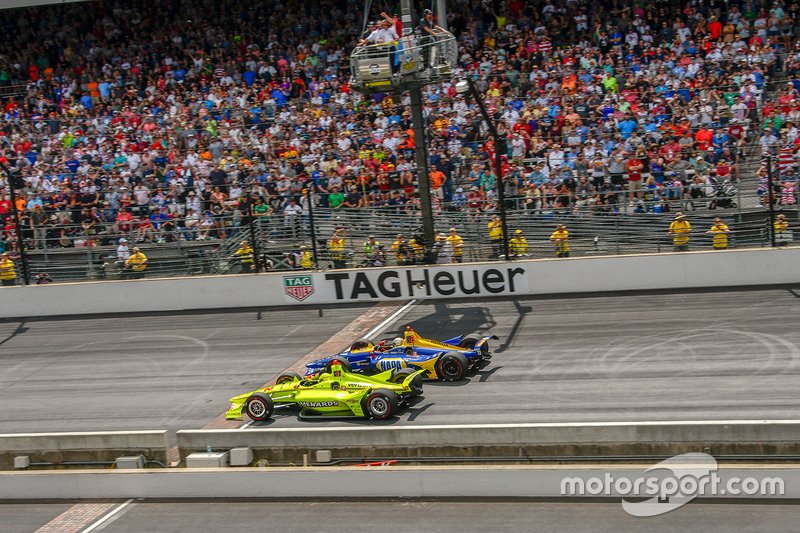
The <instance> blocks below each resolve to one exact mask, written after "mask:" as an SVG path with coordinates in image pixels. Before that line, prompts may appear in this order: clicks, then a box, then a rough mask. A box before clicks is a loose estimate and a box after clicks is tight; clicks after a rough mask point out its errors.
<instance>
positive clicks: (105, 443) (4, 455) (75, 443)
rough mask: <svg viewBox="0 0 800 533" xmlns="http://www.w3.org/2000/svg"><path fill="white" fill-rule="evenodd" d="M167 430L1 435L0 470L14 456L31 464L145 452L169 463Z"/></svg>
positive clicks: (152, 458)
mask: <svg viewBox="0 0 800 533" xmlns="http://www.w3.org/2000/svg"><path fill="white" fill-rule="evenodd" d="M167 454H168V444H167V432H166V431H104V432H98V433H88V432H85V433H14V434H5V435H0V469H10V468H12V467H13V464H14V457H15V456H18V455H27V456H30V460H31V462H32V463H54V464H55V466H56V467H59V466H61V467H64V466H68V465H65V463H70V462H88V461H113V460H114V459H116V458H117V457H119V456H123V455H144V456H145V458H146V459H147V460H149V461H160V462H162V463H164V464H167V462H168V459H167Z"/></svg>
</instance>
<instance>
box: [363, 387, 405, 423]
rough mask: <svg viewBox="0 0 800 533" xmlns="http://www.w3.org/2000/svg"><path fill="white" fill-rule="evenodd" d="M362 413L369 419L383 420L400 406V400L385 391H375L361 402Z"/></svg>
mask: <svg viewBox="0 0 800 533" xmlns="http://www.w3.org/2000/svg"><path fill="white" fill-rule="evenodd" d="M363 402H364V404H363V408H364V413H366V414H367V416H369V417H371V418H376V419H378V420H385V419H387V418H389V417H390V416H392V415H393V414H394V413H395V412H396V411H397V408H398V406H399V405H400V398H399V397H398V396H397V394H395V393H394V392H392V391H390V390H387V389H376V390H374V391H372V392H370V393H369V394H367V395H366V397H365V398H364V400H363Z"/></svg>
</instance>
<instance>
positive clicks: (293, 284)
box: [283, 276, 314, 302]
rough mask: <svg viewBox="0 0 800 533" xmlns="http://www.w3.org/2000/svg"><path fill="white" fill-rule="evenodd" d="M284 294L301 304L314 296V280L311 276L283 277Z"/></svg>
mask: <svg viewBox="0 0 800 533" xmlns="http://www.w3.org/2000/svg"><path fill="white" fill-rule="evenodd" d="M283 288H284V290H285V291H286V294H288V295H289V296H291V297H292V298H294V299H295V300H297V301H298V302H302V301H303V300H305V299H306V298H308V297H309V296H311V295H312V294H314V280H313V278H312V277H311V276H283Z"/></svg>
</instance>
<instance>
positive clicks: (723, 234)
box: [706, 217, 730, 250]
mask: <svg viewBox="0 0 800 533" xmlns="http://www.w3.org/2000/svg"><path fill="white" fill-rule="evenodd" d="M729 231H730V229H728V225H727V224H725V223H724V222H723V221H722V219H721V218H719V217H717V218H715V219H714V224H712V225H711V228H710V229H709V230H708V231H707V232H706V233H708V234H709V235H713V240H712V244H711V246H712V247H713V248H714V249H715V250H725V249H727V248H728V232H729Z"/></svg>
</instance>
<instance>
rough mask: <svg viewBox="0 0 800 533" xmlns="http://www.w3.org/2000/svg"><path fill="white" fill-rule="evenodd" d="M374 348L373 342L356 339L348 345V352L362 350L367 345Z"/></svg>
mask: <svg viewBox="0 0 800 533" xmlns="http://www.w3.org/2000/svg"><path fill="white" fill-rule="evenodd" d="M370 344H371V345H372V346H375V342H374V341H373V340H372V339H358V340H357V341H356V342H354V343H353V344H351V345H350V351H351V352H352V351H353V350H363V349H364V348H366V347H367V346H369V345H370Z"/></svg>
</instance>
